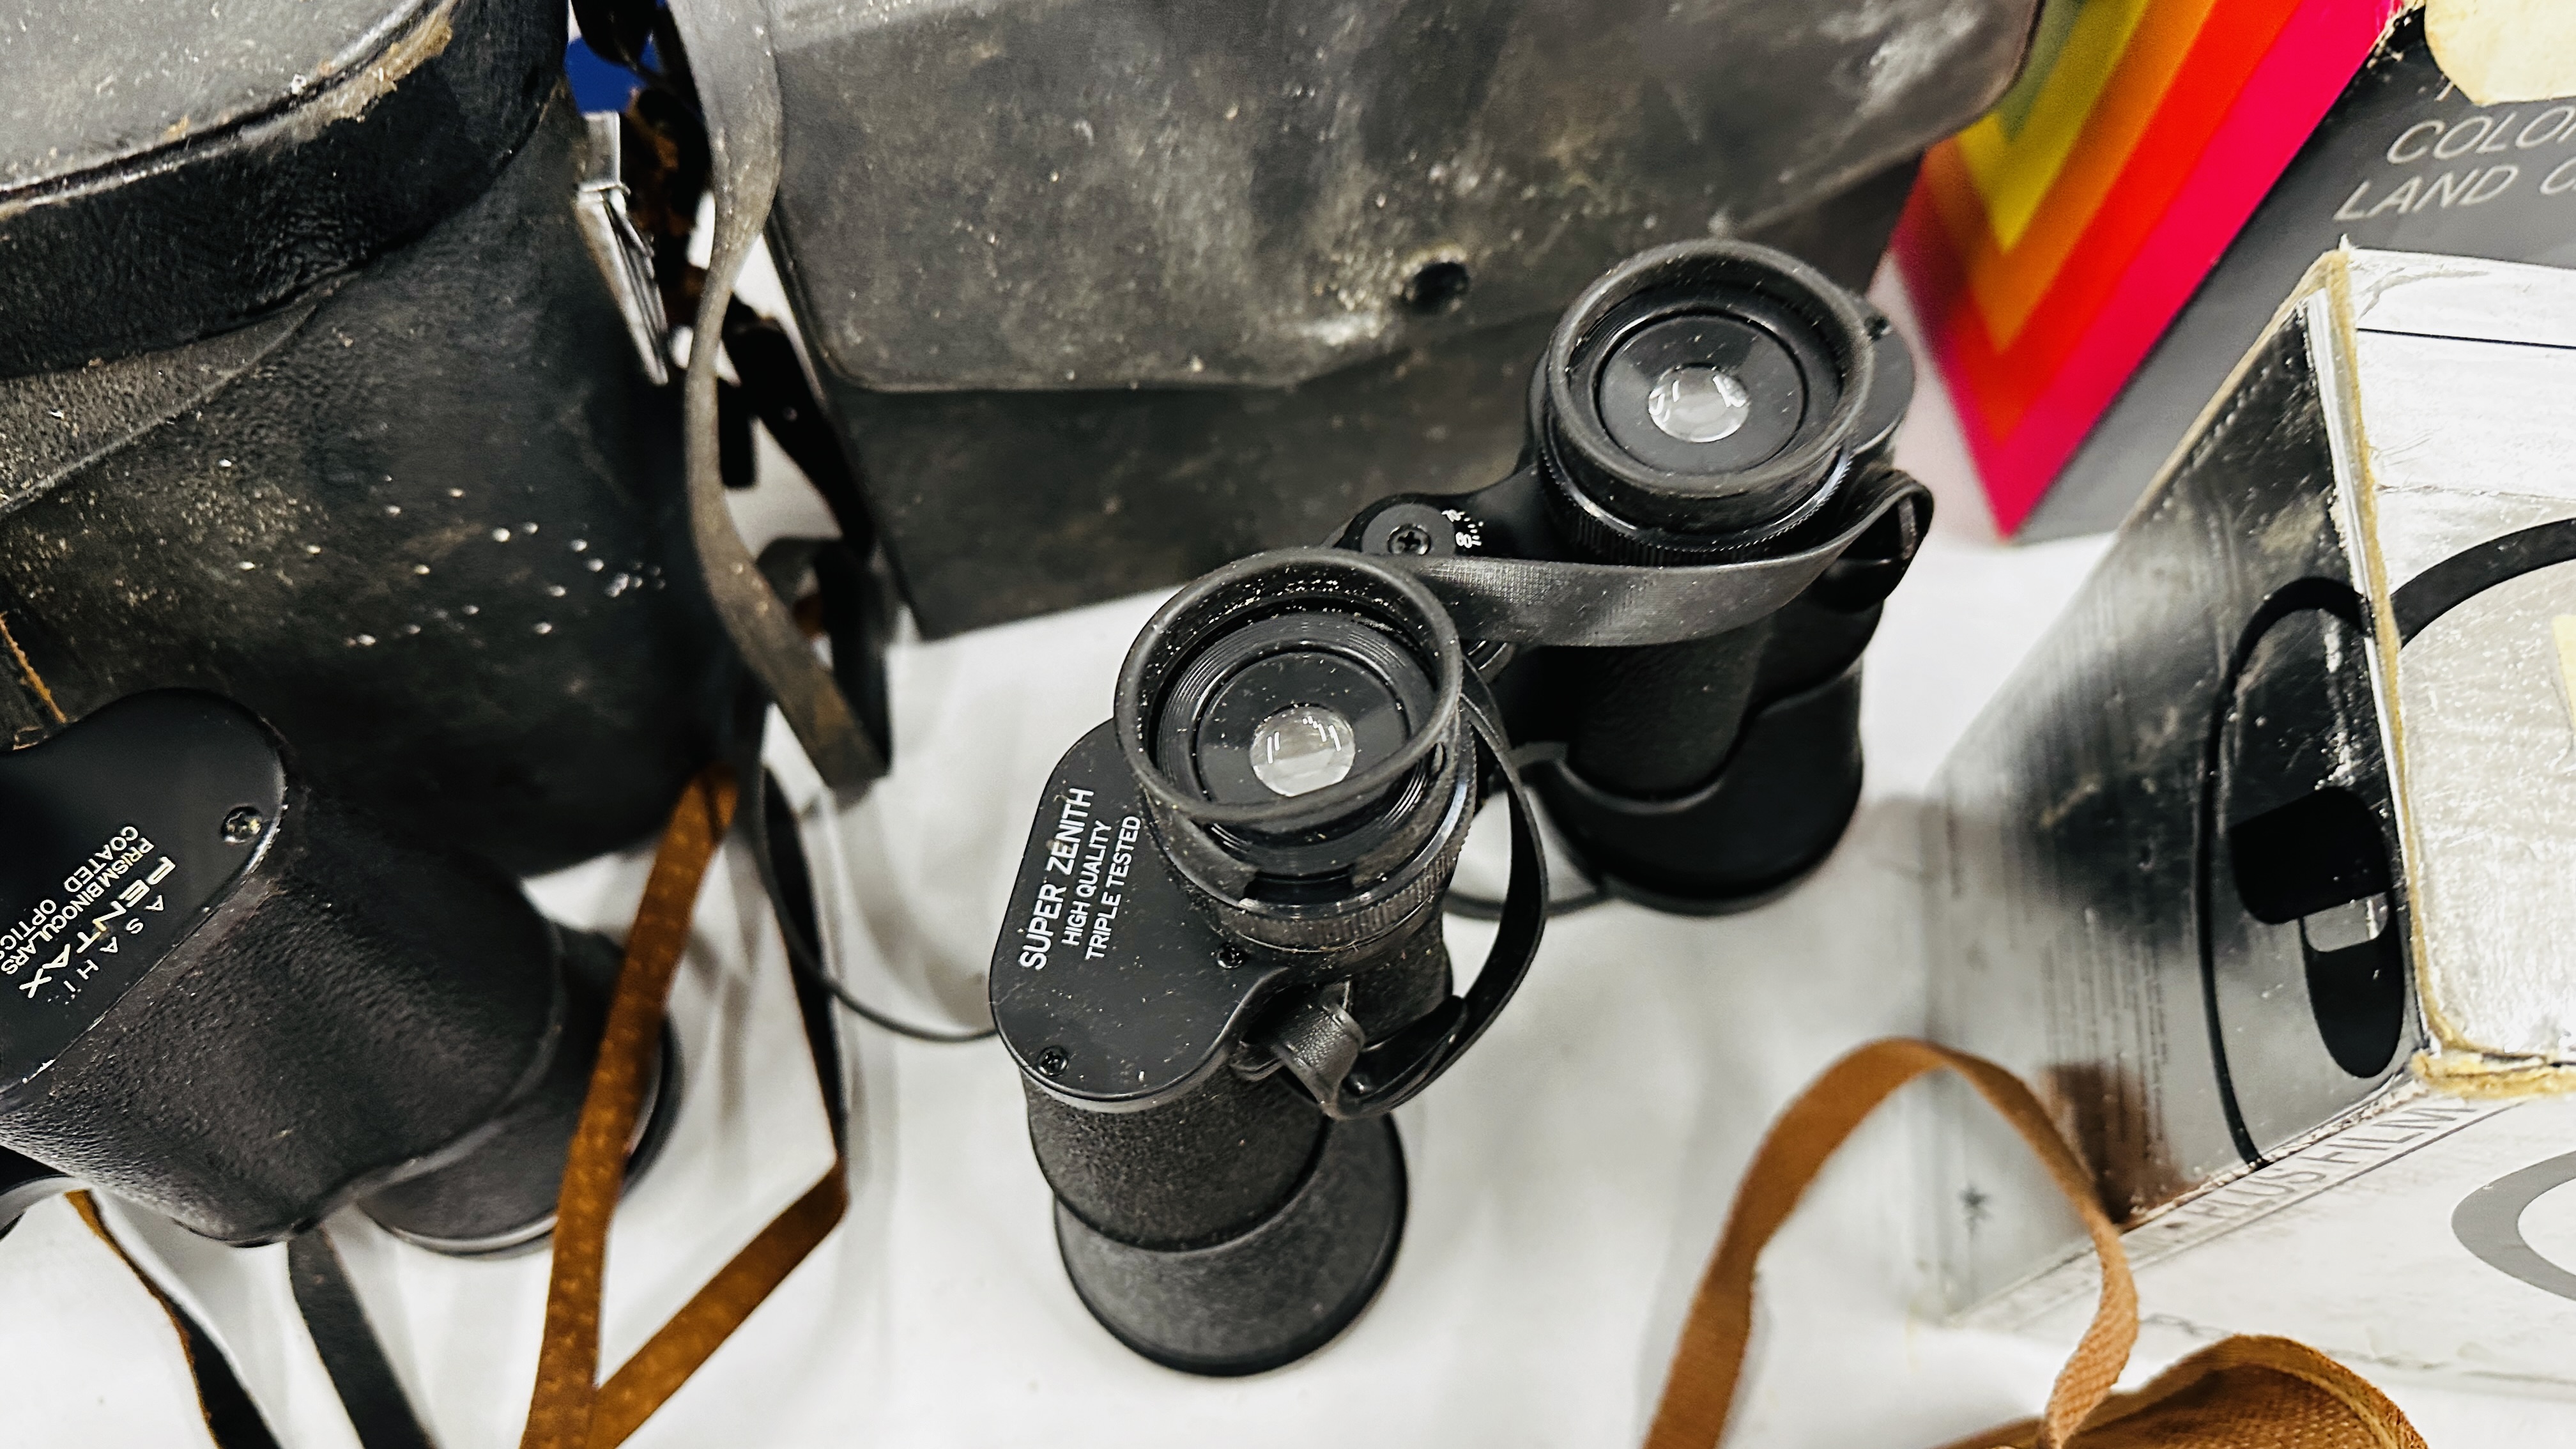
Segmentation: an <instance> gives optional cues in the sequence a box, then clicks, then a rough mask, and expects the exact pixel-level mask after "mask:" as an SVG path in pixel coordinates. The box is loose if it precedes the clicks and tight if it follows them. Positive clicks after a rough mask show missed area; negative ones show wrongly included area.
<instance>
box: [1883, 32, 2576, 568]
mask: <svg viewBox="0 0 2576 1449" xmlns="http://www.w3.org/2000/svg"><path fill="white" fill-rule="evenodd" d="M2346 241H2349V242H2351V243H2352V244H2353V245H2356V246H2366V247H2377V248H2389V249H2396V250H2405V251H2417V252H2436V253H2444V254H2449V255H2460V256H2480V257H2490V258H2494V259H2497V260H2504V261H2524V262H2542V263H2547V264H2553V265H2569V266H2576V102H2570V103H2567V104H2558V103H2552V102H2538V103H2525V104H2519V105H2512V104H2508V105H2497V106H2490V107H2483V108H2482V107H2479V106H2476V105H2474V104H2472V103H2471V102H2470V101H2469V100H2468V99H2467V98H2466V97H2465V96H2462V95H2460V94H2459V93H2458V92H2456V91H2455V90H2454V89H2453V88H2452V87H2451V85H2450V83H2449V82H2448V81H2447V80H2446V79H2445V78H2444V77H2443V76H2442V73H2441V71H2440V68H2439V67H2438V66H2437V65H2436V64H2435V63H2434V60H2433V57H2432V54H2431V52H2430V50H2429V48H2428V47H2427V45H2426V43H2425V40H2424V29H2423V22H2422V19H2421V17H2420V15H2419V14H2417V13H2415V12H2412V11H2410V10H2408V9H2407V8H2406V5H2405V4H2404V0H2071V3H2070V0H2051V3H2050V5H2049V6H2048V8H2047V9H2046V11H2044V12H2043V15H2042V18H2041V22H2040V29H2039V34H2038V35H2037V37H2036V38H2035V40H2034V43H2033V51H2032V56H2031V59H2030V62H2029V64H2028V66H2027V68H2026V69H2025V70H2024V72H2023V75H2022V77H2021V79H2020V81H2019V82H2017V83H2016V84H2015V85H2014V87H2013V89H2012V90H2011V92H2009V93H2008V94H2007V95H2006V96H2005V98H2004V100H2003V101H2002V103H2001V104H1999V105H1998V106H1996V108H1995V109H1994V110H1993V111H1992V112H1991V113H1989V114H1988V115H1987V116H1985V117H1984V118H1983V119H1981V120H1980V121H1978V122H1977V123H1976V124H1975V125H1973V126H1971V127H1969V128H1968V129H1967V130H1966V131H1963V132H1961V133H1960V134H1959V135H1958V136H1956V137H1954V138H1952V139H1951V140H1949V141H1945V142H1943V143H1942V144H1941V145H1939V146H1937V147H1935V148H1934V149H1933V150H1932V151H1931V152H1930V154H1928V155H1927V156H1926V157H1925V158H1924V165H1923V173H1922V178H1921V180H1920V181H1919V183H1918V184H1917V186H1916V188H1915V192H1914V195H1913V198H1912V200H1911V201H1910V202H1909V204H1908V206H1907V209H1906V213H1905V216H1904V219H1903V221H1902V222H1901V223H1900V225H1899V226H1898V229H1897V233H1896V238H1895V242H1894V253H1895V258H1896V261H1897V264H1898V266H1899V268H1900V270H1901V273H1902V276H1903V278H1904V282H1905V285H1906V289H1907V293H1908V295H1909V297H1910V299H1911V301H1912V303H1913V307H1914V310H1915V313H1916V315H1917V317H1918V318H1919V319H1920V320H1921V322H1922V324H1923V327H1924V330H1925V332H1926V334H1927V340H1928V341H1929V343H1930V346H1931V351H1932V354H1933V358H1934V360H1935V363H1936V365H1937V366H1938V367H1939V369H1940V371H1941V373H1942V376H1943V379H1944V381H1945V382H1946V383H1947V385H1948V388H1949V392H1950V396H1951V400H1952V402H1953V404H1954V406H1955V407H1956V409H1957V413H1958V417H1959V422H1960V427H1961V429H1962V431H1963V432H1964V433H1965V435H1966V438H1967V443H1968V447H1969V451H1970V453H1971V454H1972V456H1973V457H1974V458H1975V460H1976V464H1977V468H1978V472H1979V475H1980V477H1981V480H1982V481H1983V483H1984V486H1985V491H1986V496H1987V499H1988V502H1989V503H1990V505H1991V506H1992V509H1993V513H1994V518H1995V523H1996V526H1997V528H1998V529H1999V530H2000V531H2002V532H2004V533H2006V534H2017V535H2019V536H2022V537H2026V538H2040V537H2057V536H2063V535H2067V534H2074V533H2083V532H2092V531H2096V530H2100V529H2106V528H2110V527H2113V526H2115V525H2116V524H2118V522H2119V521H2120V519H2121V518H2122V517H2123V516H2124V515H2125V514H2126V513H2127V511H2128V508H2129V506H2130V505H2131V504H2132V503H2133V502H2135V501H2136V499H2137V497H2138V495H2139V494H2140V493H2141V492H2143V491H2144V490H2145V488H2146V485H2147V484H2148V483H2149V482H2150V481H2151V480H2152V479H2153V477H2154V476H2155V474H2156V472H2157V470H2158V469H2159V468H2161V467H2162V465H2163V463H2164V461H2165V459H2166V456H2167V455H2168V454H2169V453H2170V452H2171V451H2172V449H2173V447H2174V446H2175V444H2176V443H2178V442H2179V441H2180V440H2181V439H2182V437H2183V435H2184V434H2185V433H2186V432H2187V431H2188V430H2189V428H2190V426H2191V423H2192V420H2193V419H2194V418H2195V417H2197V416H2198V415H2199V413H2200V410H2201V408H2202V407H2203V406H2204V405H2205V404H2206V403H2207V402H2208V400H2209V399H2210V397H2211V396H2212V395H2213V394H2215V393H2216V392H2217V391H2218V390H2219V387H2220V384H2221V383H2222V382H2224V381H2225V379H2226V377H2227V374H2228V372H2229V371H2230V369H2232V368H2233V367H2234V366H2235V364H2236V362H2237V360H2238V359H2239V358H2240V357H2242V356H2243V355H2244V352H2245V350H2246V348H2247V347H2249V346H2251V345H2252V344H2253V342H2254V341H2255V339H2256V338H2257V337H2258V336H2259V335H2260V334H2261V333H2262V331H2263V328H2264V326H2265V324H2266V323H2267V322H2269V320H2270V319H2271V316H2272V313H2273V311H2274V309H2275V308H2276V307H2277V306H2278V305H2279V304H2280V302H2281V301H2282V299H2283V298H2285V297H2286V296H2288V295H2289V292H2290V290H2291V288H2292V287H2294V286H2295V285H2296V284H2297V282H2298V279H2299V277H2300V276H2301V274H2303V273H2304V272H2305V271H2306V269H2307V267H2308V265H2309V263H2311V262H2313V261H2314V260H2315V259H2316V258H2317V256H2318V255H2319V254H2320V253H2322V252H2325V251H2328V250H2331V249H2333V248H2334V247H2336V246H2337V245H2339V244H2341V243H2343V242H2346Z"/></svg>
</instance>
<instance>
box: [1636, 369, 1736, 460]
mask: <svg viewBox="0 0 2576 1449" xmlns="http://www.w3.org/2000/svg"><path fill="white" fill-rule="evenodd" d="M1752 413H1753V406H1752V399H1751V398H1750V397H1749V396H1748V395H1747V394H1746V393H1745V391H1744V384H1743V383H1741V382H1738V381H1736V380H1735V374H1734V373H1731V372H1728V371H1727V370H1725V369H1724V368H1720V367H1676V368H1673V369H1671V370H1670V371H1668V372H1666V373H1665V374H1664V375H1663V376H1662V377H1661V378H1658V379H1657V380H1656V382H1655V388H1654V391H1653V392H1651V393H1648V394H1647V395H1646V415H1647V416H1649V417H1651V418H1653V419H1654V420H1655V426H1656V427H1659V428H1661V429H1663V430H1664V433H1665V435H1666V436H1668V437H1674V438H1679V439H1681V440H1682V441H1683V442H1685V443H1714V442H1716V441H1717V440H1718V439H1720V438H1725V437H1732V436H1734V433H1735V430H1736V429H1738V428H1740V427H1743V426H1744V420H1745V419H1746V418H1748V417H1750V416H1752Z"/></svg>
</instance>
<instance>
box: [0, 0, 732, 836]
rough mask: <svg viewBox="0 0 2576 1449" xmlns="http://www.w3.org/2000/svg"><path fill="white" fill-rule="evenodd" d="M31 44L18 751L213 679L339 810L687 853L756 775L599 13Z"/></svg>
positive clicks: (322, 18) (342, 12) (26, 108)
mask: <svg viewBox="0 0 2576 1449" xmlns="http://www.w3.org/2000/svg"><path fill="white" fill-rule="evenodd" d="M24 18H25V19H27V20H28V22H29V27H31V28H29V27H22V28H23V29H25V33H24V34H17V35H13V36H12V38H11V42H10V44H11V48H12V50H11V53H12V56H13V59H12V61H11V65H10V76H11V83H12V84H13V85H15V84H20V83H24V84H25V85H27V86H29V87H31V88H32V90H31V91H30V92H29V93H26V94H13V95H12V96H11V97H10V102H9V104H10V106H11V107H12V110H11V114H12V115H13V116H15V117H18V118H19V119H20V120H21V121H23V122H25V124H16V125H13V126H12V127H11V128H10V129H9V130H8V131H7V132H6V133H5V134H0V217H5V218H6V221H5V222H4V223H0V630H5V633H6V636H7V637H6V641H5V642H6V647H5V648H0V742H6V741H8V740H11V739H13V738H17V739H23V738H33V737H36V736H38V735H41V734H42V733H44V732H45V731H46V730H49V729H51V728H53V727H54V726H55V725H56V724H58V723H59V722H61V721H64V720H67V719H79V718H81V717H83V716H84V715H86V714H88V713H89V712H91V711H92V710H95V709H98V708H100V707H102V706H104V705H106V704H108V703H109V702H111V701H114V700H117V699H121V698H123V697H125V696H127V695H131V694H135V693H139V692H143V691H146V690H151V689H160V688H173V687H180V688H199V689H207V690H211V691H213V692H216V693H219V694H222V695H224V696H225V697H227V698H230V699H234V700H238V701H239V702H241V703H242V704H243V705H244V706H245V707H247V708H249V709H251V710H253V711H254V712H256V713H257V714H259V715H260V716H261V717H262V718H264V719H266V720H268V721H269V722H270V723H272V724H273V725H275V726H276V727H277V729H279V730H280V731H281V732H282V733H283V734H284V735H285V736H286V737H287V738H289V739H291V740H293V741H294V742H295V744H296V746H297V749H298V751H299V758H301V759H302V760H303V762H304V765H305V768H307V769H308V770H309V771H310V772H311V776H312V779H313V780H314V782H315V784H316V785H317V786H318V787H319V788H321V789H323V790H324V791H326V792H327V793H329V794H330V795H332V796H333V797H335V798H339V799H343V800H347V801H349V802H351V803H352V804H355V805H357V806H360V807H362V808H364V809H365V810H367V811H368V812H369V813H371V814H373V815H376V816H379V817H381V818H383V819H386V820H387V821H389V822H391V823H393V824H394V825H396V826H397V827H398V828H400V829H401V830H402V831H403V832H404V833H405V834H406V835H407V836H413V837H417V838H420V839H422V840H425V841H431V842H436V843H439V844H442V845H453V846H457V847H460V848H463V849H466V850H468V851H471V852H473V853H474V854H477V855H479V856H481V857H483V858H485V859H487V860H490V861H493V862H495V863H497V864H499V865H501V866H503V867H505V868H507V869H510V870H512V871H516V872H520V873H535V872H539V871H544V870H550V869H554V868H558V867H561V866H564V865H568V864H570V863H572V862H575V861H578V860H582V859H586V858H588V857H590V856H593V855H596V854H598V853H600V852H601V851H603V850H608V849H613V848H616V847H619V846H623V845H625V844H627V843H629V842H631V841H634V840H636V839H638V838H641V837H643V836H646V835H648V834H650V833H651V831H652V830H653V828H654V827H655V826H656V825H657V824H658V823H659V822H660V819H661V815H662V812H663V810H664V809H665V808H666V807H667V805H668V803H669V801H670V800H671V798H672V797H673V796H674V795H676V794H677V792H678V790H679V788H680V786H681V784H682V783H683V782H684V781H685V780H686V779H687V778H688V775H689V773H690V772H691V770H692V769H694V768H695V767H696V765H697V764H698V763H699V762H701V761H703V760H705V759H708V758H711V757H714V756H716V755H718V754H720V753H721V752H722V750H723V748H724V744H725V739H724V737H725V734H726V731H727V729H728V727H729V726H728V701H729V699H730V693H731V687H732V684H731V680H732V673H733V669H734V666H733V664H732V662H731V659H730V656H729V655H728V653H727V651H726V649H725V646H724V641H723V637H722V634H721V631H720V629H719V627H718V625H717V623H716V620H715V618H714V615H713V612H712V610H711V608H710V606H709V605H708V603H707V601H706V598H705V592H704V589H703V588H702V587H701V585H700V584H699V582H698V580H697V578H696V576H695V565H694V563H693V555H692V554H691V552H690V546H689V534H688V530H687V522H686V508H685V501H684V497H683V491H682V479H681V471H682V470H681V462H682V459H681V447H680V421H679V406H678V400H677V398H676V396H675V390H674V389H671V388H669V387H667V386H660V385H658V384H660V383H661V382H662V381H663V379H664V378H665V376H666V375H667V372H668V365H667V361H666V359H665V358H664V357H663V356H662V355H661V351H660V349H661V346H662V331H663V318H662V308H661V301H660V298H659V295H658V289H657V287H656V286H655V284H654V281H653V273H652V270H651V265H650V260H649V257H650V252H649V248H648V247H647V246H646V245H645V243H644V242H643V241H642V239H641V238H640V237H639V236H638V235H637V233H636V231H635V228H634V225H633V223H632V222H631V220H630V219H629V218H628V216H627V213H626V210H625V193H624V191H623V190H622V189H621V182H620V177H621V171H620V161H621V157H620V155H619V150H620V148H619V147H618V146H617V144H616V139H617V128H616V127H615V126H614V125H613V124H610V125H607V126H605V127H601V126H591V127H585V124H584V122H583V119H582V118H581V117H580V116H579V115H578V114H577V113H576V111H575V109H574V106H573V103H572V100H571V97H570V95H569V93H568V92H567V90H566V89H565V86H564V83H563V73H562V64H563V50H564V43H565V18H564V7H563V5H562V3H561V0H309V3H304V4H299V5H294V6H288V7H284V8H278V7H254V8H252V9H251V10H249V11H246V12H244V13H240V14H236V13H235V7H231V6H224V7H219V9H218V8H210V7H208V6H203V5H199V6H193V7H189V6H171V7H162V8H159V9H156V11H155V13H154V15H153V18H152V23H151V24H150V25H149V26H139V27H138V26H132V25H122V24H116V23H103V22H102V21H101V20H100V18H99V17H97V16H95V15H90V14H88V13H87V12H85V11H84V9H83V8H82V7H79V6H57V7H46V8H43V9H42V13H38V12H36V11H29V12H27V14H26V16H25V17H24ZM103 75H112V76H121V77H126V78H127V81H126V83H123V84H120V85H118V86H114V87H108V88H104V89H94V88H95V87H97V86H98V80H97V78H98V77H100V76H103ZM82 77H88V79H82ZM39 122H41V124H39ZM624 159H628V160H632V159H635V158H632V157H628V158H624Z"/></svg>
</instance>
